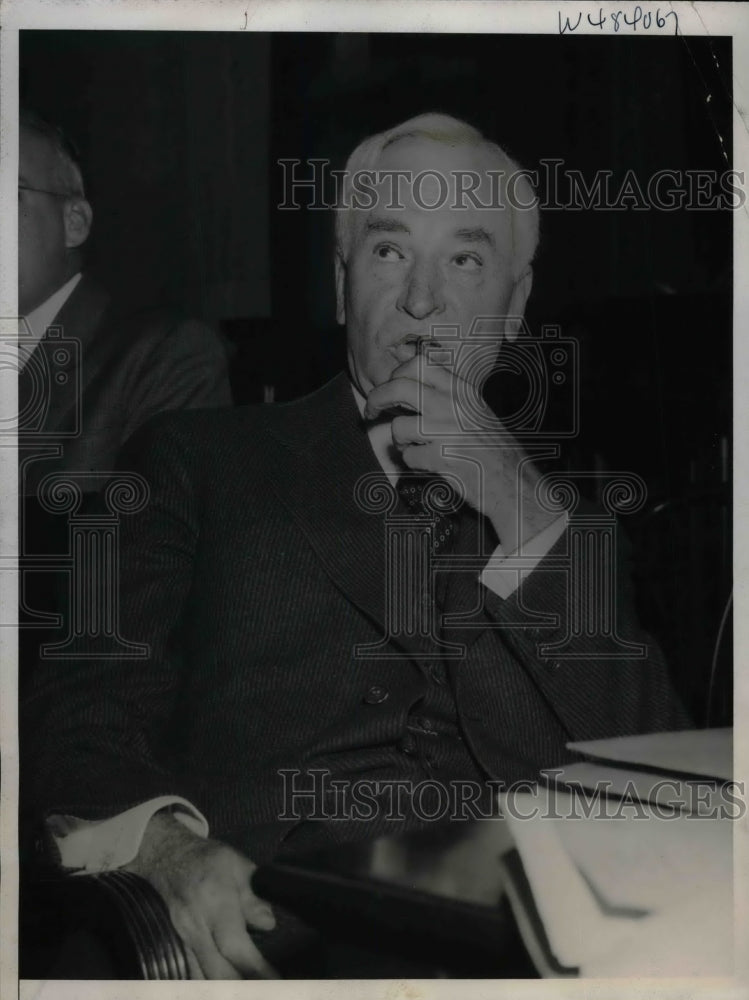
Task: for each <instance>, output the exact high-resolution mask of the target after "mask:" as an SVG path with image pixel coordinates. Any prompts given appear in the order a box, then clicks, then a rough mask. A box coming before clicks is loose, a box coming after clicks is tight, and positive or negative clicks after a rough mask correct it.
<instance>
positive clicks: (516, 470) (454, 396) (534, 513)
mask: <svg viewBox="0 0 749 1000" xmlns="http://www.w3.org/2000/svg"><path fill="white" fill-rule="evenodd" d="M424 344H425V341H424V340H422V341H420V342H419V347H418V350H417V353H416V354H414V356H413V357H412V358H410V359H409V360H408V361H406V362H404V363H403V364H401V365H399V366H398V367H397V368H396V369H395V370H394V371H393V373H392V375H391V377H390V379H389V380H388V381H387V382H384V383H382V384H381V385H378V386H376V387H375V388H374V389H372V390H371V392H370V393H369V395H368V396H367V401H366V404H365V408H364V417H365V419H369V420H377V419H379V418H381V417H383V416H386V415H389V414H391V413H393V411H395V415H394V416H393V417H392V421H391V429H392V436H393V445H394V447H395V449H396V450H397V452H398V453H399V455H400V458H401V460H402V461H403V463H404V465H405V466H406V467H407V468H409V469H412V470H414V471H419V472H425V473H432V474H435V475H443V474H446V473H450V474H451V475H453V476H457V478H458V479H459V480H460V482H461V483H462V485H463V491H464V496H465V498H466V500H467V501H468V502H469V503H470V504H471V506H473V507H475V508H476V510H478V511H479V512H480V513H481V514H483V515H485V516H486V517H488V518H489V520H490V522H491V524H492V526H493V527H494V530H495V531H496V533H497V535H498V536H499V538H500V539H501V540H502V543H503V546H504V547H505V550H506V551H507V552H512V551H515V550H516V549H517V548H518V546H519V545H520V544H521V543H522V542H524V541H526V540H527V539H529V538H531V537H532V536H533V535H535V534H537V533H538V532H539V531H541V530H542V529H543V528H544V527H546V526H547V525H548V524H550V523H551V522H552V521H553V520H554V519H555V517H556V516H558V515H555V514H553V513H551V512H549V511H547V510H544V509H543V508H541V507H540V506H539V504H538V502H537V500H536V497H535V487H536V483H537V482H538V479H539V477H540V473H539V472H538V469H537V468H536V466H535V465H534V463H533V462H532V461H531V460H530V458H529V457H528V456H527V455H526V453H525V451H524V450H523V448H522V447H521V445H520V444H519V443H518V442H517V441H516V440H515V439H514V438H513V437H512V435H511V434H510V433H509V432H508V431H507V429H506V428H505V427H504V425H503V424H502V423H501V421H500V420H499V419H498V418H497V417H496V415H495V414H494V413H493V412H492V411H491V410H490V409H489V407H488V406H487V405H486V403H484V401H483V399H482V398H481V396H480V393H478V391H477V389H476V386H474V385H473V384H471V383H470V382H468V381H467V380H466V379H464V378H462V377H461V375H460V374H459V373H458V372H456V371H454V370H452V369H450V368H448V367H446V366H444V365H439V364H434V363H431V362H430V363H429V364H427V363H426V359H425V357H424V356H423V354H422V351H423V346H424ZM430 346H436V347H439V346H440V345H439V343H438V342H436V341H432V342H431V344H430ZM467 400H470V403H471V409H472V413H471V414H470V416H471V418H472V419H471V420H467V419H466V416H467V413H466V401H467ZM476 411H478V414H477V412H476ZM477 415H478V416H480V420H476V419H475V418H476V416H477Z"/></svg>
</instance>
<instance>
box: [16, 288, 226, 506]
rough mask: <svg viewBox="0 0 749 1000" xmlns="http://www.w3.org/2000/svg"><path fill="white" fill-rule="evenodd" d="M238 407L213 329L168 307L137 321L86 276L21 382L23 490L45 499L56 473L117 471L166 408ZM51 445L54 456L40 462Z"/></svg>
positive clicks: (21, 470)
mask: <svg viewBox="0 0 749 1000" xmlns="http://www.w3.org/2000/svg"><path fill="white" fill-rule="evenodd" d="M230 404H231V392H230V389H229V381H228V375H227V370H226V354H225V351H224V348H223V346H222V344H221V341H220V340H219V338H218V337H217V335H216V334H215V333H214V332H213V331H212V330H211V329H210V328H209V327H207V326H205V324H203V323H200V322H198V321H195V320H187V319H184V318H182V317H179V316H178V315H176V314H174V313H173V312H170V311H167V310H151V311H148V312H143V313H141V314H140V315H135V316H133V315H128V314H126V313H124V312H123V311H122V310H121V309H120V308H118V307H117V306H116V305H114V304H113V303H112V301H111V300H110V297H109V295H108V294H107V292H106V291H105V290H104V289H103V288H102V287H101V286H100V285H99V284H97V282H96V281H95V280H94V279H93V278H91V277H89V276H88V275H86V274H84V275H83V277H82V278H81V280H80V281H79V282H78V284H77V285H76V287H75V288H74V289H73V292H72V294H71V295H70V297H69V298H68V300H67V301H66V302H65V304H64V305H63V307H62V309H61V310H60V312H59V313H58V315H57V316H56V317H55V319H54V321H53V324H52V327H51V329H50V330H49V331H48V332H47V334H46V335H45V337H44V338H43V340H42V342H41V343H40V344H39V345H38V346H37V348H36V350H35V352H34V354H33V355H32V358H31V360H30V361H29V363H28V364H27V365H26V367H25V368H24V370H23V372H22V373H21V376H20V380H19V412H20V413H21V421H20V428H19V447H20V454H19V458H20V461H21V469H20V472H21V479H20V483H19V486H20V489H21V491H22V492H23V493H24V494H26V495H34V494H36V492H37V490H38V486H39V482H40V480H41V478H42V477H43V476H44V475H46V474H47V473H48V472H69V471H75V472H86V471H106V470H111V469H113V468H114V465H115V461H116V458H117V453H118V452H119V450H120V448H121V447H122V445H123V444H124V443H125V441H126V440H127V439H128V438H129V437H130V436H131V434H133V432H134V431H136V430H137V429H138V427H140V426H141V425H142V424H144V423H145V422H146V421H147V420H148V419H149V418H150V417H152V416H154V415H155V414H157V413H160V412H162V411H164V410H177V409H186V408H193V407H206V406H228V405H230ZM44 448H46V449H47V450H48V454H49V457H41V458H35V457H34V453H35V452H38V451H41V450H42V449H44ZM55 451H61V454H58V455H55V454H54V452H55ZM92 482H93V483H94V484H95V483H96V481H92ZM94 488H96V485H94Z"/></svg>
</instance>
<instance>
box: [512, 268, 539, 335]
mask: <svg viewBox="0 0 749 1000" xmlns="http://www.w3.org/2000/svg"><path fill="white" fill-rule="evenodd" d="M532 287H533V268H532V267H531V266H530V264H529V265H528V267H526V269H525V270H524V271H523V273H522V274H521V275H520V277H519V278H518V279H517V281H516V282H515V285H514V286H513V289H512V294H511V295H510V303H509V306H508V308H507V312H508V313H509V315H510V316H524V315H525V303H526V302H527V301H528V296H529V295H530V294H531V288H532ZM519 332H520V327H519V324H516V323H512V324H510V323H508V324H507V327H506V329H505V337H506V338H507V340H515V339H516V338H517V335H518V333H519Z"/></svg>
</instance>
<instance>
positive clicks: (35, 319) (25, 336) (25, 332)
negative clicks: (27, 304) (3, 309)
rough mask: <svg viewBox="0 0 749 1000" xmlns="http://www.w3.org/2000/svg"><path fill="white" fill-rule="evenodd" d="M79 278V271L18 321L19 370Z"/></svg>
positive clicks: (50, 324) (26, 361)
mask: <svg viewBox="0 0 749 1000" xmlns="http://www.w3.org/2000/svg"><path fill="white" fill-rule="evenodd" d="M81 278H82V275H81V272H80V271H79V272H78V273H77V274H74V275H73V277H72V278H70V279H69V280H68V281H66V282H65V284H64V285H61V286H60V288H58V289H57V291H56V292H53V293H52V295H50V297H49V298H48V299H46V300H45V301H44V302H42V304H41V305H40V306H37V307H36V309H32V310H31V312H30V313H29V314H28V316H24V317H22V318H21V319H20V320H19V321H18V363H19V365H20V367H21V369H23V368H25V367H26V365H27V363H28V360H29V358H30V357H31V355H32V354H33V353H34V351H35V350H36V345H37V344H38V343H39V341H40V340H42V338H43V337H44V334H45V333H46V332H47V330H48V329H49V328H50V327H51V326H52V324H53V322H54V319H55V316H57V314H58V313H59V311H60V310H61V309H62V307H63V306H64V305H65V303H66V302H67V301H68V299H69V298H70V295H71V293H72V291H73V289H74V288H75V286H76V285H77V284H78V282H79V281H80V280H81Z"/></svg>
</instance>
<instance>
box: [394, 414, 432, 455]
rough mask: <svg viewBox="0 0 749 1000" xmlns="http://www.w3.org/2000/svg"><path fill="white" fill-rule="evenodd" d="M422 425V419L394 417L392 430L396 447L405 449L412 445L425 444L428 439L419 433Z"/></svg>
mask: <svg viewBox="0 0 749 1000" xmlns="http://www.w3.org/2000/svg"><path fill="white" fill-rule="evenodd" d="M420 425H421V417H406V416H399V417H394V418H393V421H392V423H391V425H390V430H391V433H392V435H393V444H394V445H395V447H396V448H398V449H403V448H406V447H408V445H410V444H424V443H425V442H426V440H427V438H425V437H424V436H423V435H422V434H420V433H419V427H420Z"/></svg>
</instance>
